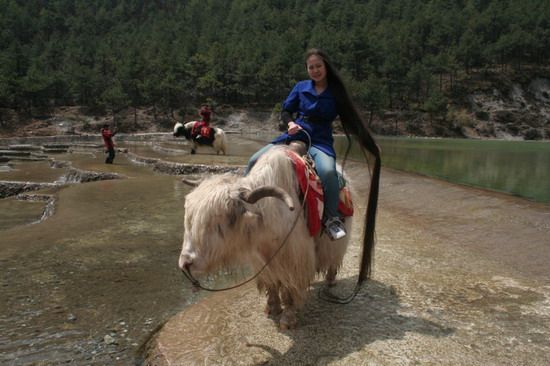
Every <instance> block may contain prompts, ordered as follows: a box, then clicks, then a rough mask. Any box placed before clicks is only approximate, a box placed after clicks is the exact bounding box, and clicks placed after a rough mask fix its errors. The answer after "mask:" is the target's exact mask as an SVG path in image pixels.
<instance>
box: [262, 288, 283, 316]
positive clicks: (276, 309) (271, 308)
mask: <svg viewBox="0 0 550 366" xmlns="http://www.w3.org/2000/svg"><path fill="white" fill-rule="evenodd" d="M282 311H283V310H282V308H281V300H280V298H279V287H278V286H273V287H269V288H268V289H267V305H266V307H265V310H264V312H265V314H266V315H267V316H268V317H276V316H279V314H281V312H282Z"/></svg>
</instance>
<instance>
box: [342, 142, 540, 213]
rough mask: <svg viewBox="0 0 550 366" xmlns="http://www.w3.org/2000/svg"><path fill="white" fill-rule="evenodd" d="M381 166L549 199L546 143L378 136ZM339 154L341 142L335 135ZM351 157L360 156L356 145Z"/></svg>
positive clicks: (519, 194)
mask: <svg viewBox="0 0 550 366" xmlns="http://www.w3.org/2000/svg"><path fill="white" fill-rule="evenodd" d="M377 142H378V143H379V145H380V146H381V148H382V165H383V166H386V167H390V168H394V169H399V170H404V171H408V172H415V173H420V174H425V175H428V176H432V177H436V178H441V179H445V180H448V181H450V182H453V183H460V184H466V185H472V186H477V187H482V188H487V189H491V190H495V191H500V192H505V193H511V194H514V195H518V196H522V197H525V198H529V199H533V200H536V201H540V202H550V185H549V184H548V182H550V143H546V142H522V141H477V140H454V139H408V138H382V137H378V139H377ZM337 146H338V149H339V153H340V154H342V152H343V151H344V150H343V149H344V148H345V146H346V144H345V141H344V139H343V138H339V139H337ZM351 157H352V158H362V155H360V152H359V150H358V149H357V147H356V146H354V148H353V149H352V153H351Z"/></svg>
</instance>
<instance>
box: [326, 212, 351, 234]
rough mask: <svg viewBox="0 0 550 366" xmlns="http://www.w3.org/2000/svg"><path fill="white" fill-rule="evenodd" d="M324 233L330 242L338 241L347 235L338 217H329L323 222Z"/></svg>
mask: <svg viewBox="0 0 550 366" xmlns="http://www.w3.org/2000/svg"><path fill="white" fill-rule="evenodd" d="M325 232H326V233H327V235H328V236H329V237H330V238H331V239H332V240H339V239H342V238H343V237H345V236H346V235H347V233H346V229H344V224H343V223H342V220H340V218H339V217H331V218H329V219H327V220H326V221H325Z"/></svg>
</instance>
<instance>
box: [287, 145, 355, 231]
mask: <svg viewBox="0 0 550 366" xmlns="http://www.w3.org/2000/svg"><path fill="white" fill-rule="evenodd" d="M287 155H288V156H289V157H290V158H291V159H292V162H293V165H294V171H295V173H296V178H297V179H298V184H299V186H300V191H301V192H302V195H305V197H304V200H305V208H306V220H307V225H308V229H309V234H310V235H311V236H315V235H317V234H318V233H319V231H320V230H321V226H322V224H321V221H322V218H323V208H324V203H323V202H324V194H323V186H322V184H321V179H319V176H318V175H317V173H316V172H315V170H314V169H313V168H312V167H311V166H310V165H309V164H308V163H307V162H306V161H305V160H304V159H303V158H302V157H300V156H299V155H298V154H296V153H295V152H293V151H290V150H287ZM338 211H339V212H340V214H341V215H342V216H343V217H348V216H352V215H353V202H352V201H351V194H350V191H349V189H348V187H347V186H345V185H344V186H343V187H341V188H340V201H339V202H338Z"/></svg>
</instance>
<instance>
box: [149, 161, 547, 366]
mask: <svg viewBox="0 0 550 366" xmlns="http://www.w3.org/2000/svg"><path fill="white" fill-rule="evenodd" d="M347 169H348V174H349V175H350V176H351V179H350V180H351V182H352V185H353V184H354V183H355V186H356V187H358V186H359V187H361V182H365V181H367V180H366V179H367V175H366V174H365V172H364V168H362V167H360V166H353V167H348V168H347ZM364 189H365V187H362V188H360V190H359V191H361V190H364ZM359 193H360V194H361V192H359ZM363 193H364V192H363ZM356 196H357V195H356ZM355 203H356V205H357V206H359V210H360V211H361V212H362V211H363V210H364V202H361V200H355ZM360 215H361V213H360ZM357 217H361V216H357ZM358 221H360V220H358ZM358 226H360V225H357V226H355V231H354V233H353V235H354V236H355V237H357V236H358V235H359V227H358ZM549 234H550V208H549V207H548V206H547V205H540V204H534V203H531V202H528V201H525V200H521V199H517V198H514V197H509V196H505V195H500V194H494V193H489V192H486V191H482V190H476V189H471V188H465V187H460V186H456V185H451V184H447V183H444V182H440V181H436V180H432V179H428V178H424V177H420V176H415V175H408V174H404V173H399V172H395V171H391V170H384V171H383V174H382V185H381V200H380V208H379V215H378V226H377V238H378V247H377V250H376V256H375V271H374V276H373V278H372V280H371V281H370V282H368V283H367V284H366V285H365V286H364V287H363V288H362V289H361V291H360V292H359V294H358V295H357V297H356V298H355V299H354V300H353V301H352V302H351V303H350V304H347V305H338V304H332V303H329V302H326V301H324V300H322V299H320V298H319V297H318V295H317V294H318V290H319V289H321V288H322V283H316V284H314V286H313V290H312V292H311V297H310V300H309V302H308V303H307V305H306V307H305V309H304V311H303V312H302V313H301V314H300V315H299V320H298V328H297V329H293V330H290V331H286V332H281V331H279V330H278V327H277V324H276V323H275V322H274V321H272V320H270V319H267V318H266V317H265V316H264V314H263V308H264V305H265V298H264V297H263V296H262V295H260V294H258V293H257V291H256V290H255V288H253V287H252V286H249V287H246V288H240V289H237V290H233V291H229V292H226V293H217V294H215V295H212V296H209V297H207V298H206V299H204V300H202V301H201V302H199V303H198V304H195V305H193V306H191V307H189V308H187V309H185V310H184V311H182V312H181V313H179V314H178V315H176V316H174V317H173V318H172V319H170V320H169V321H168V322H167V323H166V324H165V325H164V327H163V328H162V329H161V330H160V331H159V332H158V333H157V334H156V335H155V337H154V338H153V339H152V340H151V342H150V343H149V347H148V348H147V351H146V353H145V354H144V357H145V359H146V360H147V364H150V365H195V364H196V365H202V364H209V365H210V364H212V365H213V364H225V365H260V364H262V365H263V364H268V365H325V364H330V365H410V364H421V365H541V366H542V365H547V364H548V363H549V362H550V340H549V339H550V287H549V286H548V283H550V282H549V280H550V270H549V269H548V265H547V263H548V261H549V260H550V239H549V238H550V235H549ZM355 242H356V241H355ZM360 253H361V251H360V248H359V246H358V244H357V243H355V244H354V245H352V246H351V248H350V250H349V252H348V254H347V255H346V259H345V265H344V268H343V270H342V272H341V273H340V275H339V281H338V283H337V286H336V288H335V289H334V290H333V291H334V292H335V293H339V294H341V295H347V294H350V293H351V291H352V289H353V286H354V284H355V281H356V276H357V273H358V268H357V266H358V263H359V258H360Z"/></svg>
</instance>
